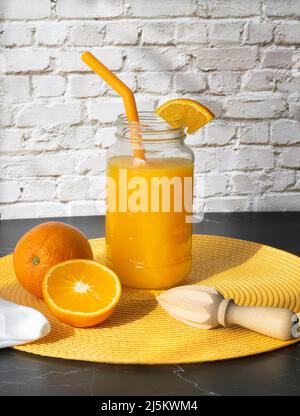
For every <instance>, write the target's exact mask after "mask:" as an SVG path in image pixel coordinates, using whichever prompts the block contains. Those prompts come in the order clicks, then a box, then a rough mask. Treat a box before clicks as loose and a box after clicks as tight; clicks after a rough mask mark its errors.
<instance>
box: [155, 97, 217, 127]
mask: <svg viewBox="0 0 300 416" xmlns="http://www.w3.org/2000/svg"><path fill="white" fill-rule="evenodd" d="M155 113H156V114H157V115H158V116H160V117H161V118H163V119H164V120H165V121H166V122H167V123H168V124H169V125H170V126H171V127H174V128H176V127H187V132H188V133H189V134H192V133H195V132H196V131H197V130H199V129H200V128H201V127H203V126H204V125H205V124H206V123H208V122H209V121H210V120H212V119H213V118H214V117H215V115H214V114H213V113H212V112H211V111H210V110H209V109H208V108H206V107H205V106H204V105H202V104H200V103H198V102H197V101H194V100H190V99H187V98H176V99H174V100H170V101H167V102H166V103H164V104H162V105H161V106H160V107H158V108H157V109H156V110H155Z"/></svg>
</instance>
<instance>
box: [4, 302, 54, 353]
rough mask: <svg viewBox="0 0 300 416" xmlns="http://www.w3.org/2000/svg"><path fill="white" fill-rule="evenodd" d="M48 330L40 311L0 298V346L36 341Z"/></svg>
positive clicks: (47, 323)
mask: <svg viewBox="0 0 300 416" xmlns="http://www.w3.org/2000/svg"><path fill="white" fill-rule="evenodd" d="M49 332H50V324H49V322H48V321H47V319H46V318H45V317H44V315H42V314H41V313H40V312H38V311H36V310H35V309H32V308H28V307H25V306H21V305H17V304H15V303H12V302H8V301H6V300H4V299H0V348H6V347H12V346H13V345H21V344H26V343H28V342H32V341H36V340H37V339H39V338H42V337H44V336H46V335H48V334H49Z"/></svg>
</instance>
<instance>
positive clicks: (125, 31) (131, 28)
mask: <svg viewBox="0 0 300 416" xmlns="http://www.w3.org/2000/svg"><path fill="white" fill-rule="evenodd" d="M137 41H138V28H137V25H136V23H132V22H126V23H123V24H122V25H120V23H119V22H117V23H108V24H107V25H106V36H105V42H108V43H111V44H115V45H135V44H136V43H137Z"/></svg>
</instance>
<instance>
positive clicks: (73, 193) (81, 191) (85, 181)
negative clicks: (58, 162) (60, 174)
mask: <svg viewBox="0 0 300 416" xmlns="http://www.w3.org/2000/svg"><path fill="white" fill-rule="evenodd" d="M89 187H90V180H89V178H87V177H80V176H79V177H76V178H62V179H60V180H59V182H58V198H59V200H60V201H74V200H84V199H88V196H89Z"/></svg>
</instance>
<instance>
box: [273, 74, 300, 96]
mask: <svg viewBox="0 0 300 416" xmlns="http://www.w3.org/2000/svg"><path fill="white" fill-rule="evenodd" d="M276 85H277V90H278V91H282V92H291V93H294V92H296V91H300V74H298V75H295V76H287V77H285V78H282V79H278V80H277V83H276Z"/></svg>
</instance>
